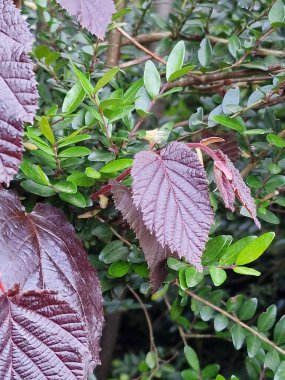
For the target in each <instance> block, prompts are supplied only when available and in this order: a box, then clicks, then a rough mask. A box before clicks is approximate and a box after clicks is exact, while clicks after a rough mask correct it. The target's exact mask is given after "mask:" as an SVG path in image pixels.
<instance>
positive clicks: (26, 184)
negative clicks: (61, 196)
mask: <svg viewBox="0 0 285 380" xmlns="http://www.w3.org/2000/svg"><path fill="white" fill-rule="evenodd" d="M21 186H22V187H23V189H25V190H26V191H28V192H29V193H32V194H36V195H39V196H41V197H52V196H53V195H55V194H56V193H55V191H54V190H53V189H52V188H50V187H49V186H44V185H40V184H38V183H35V182H33V181H31V180H27V181H22V182H21Z"/></svg>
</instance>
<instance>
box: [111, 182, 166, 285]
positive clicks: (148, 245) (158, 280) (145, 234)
mask: <svg viewBox="0 0 285 380" xmlns="http://www.w3.org/2000/svg"><path fill="white" fill-rule="evenodd" d="M110 184H111V186H112V188H111V192H112V193H113V198H114V202H115V206H116V208H117V210H119V211H121V213H122V215H123V218H124V219H125V220H126V221H127V222H128V224H129V226H130V227H131V228H132V229H133V231H134V232H135V234H136V237H137V239H138V240H139V242H140V245H141V247H142V250H143V252H144V255H145V258H146V261H147V263H148V267H149V269H150V280H151V284H152V288H153V291H154V292H155V291H157V290H158V289H159V287H160V286H161V284H162V282H163V280H164V278H165V276H166V274H167V272H166V269H165V261H166V259H167V258H168V257H169V256H173V255H172V254H171V252H170V250H169V249H168V248H167V247H165V248H163V247H162V246H161V245H160V244H159V243H158V241H157V239H156V237H155V235H154V234H151V233H150V232H149V231H148V230H147V228H146V227H145V225H144V222H143V218H142V214H141V211H139V210H138V209H137V208H136V206H135V205H134V203H133V199H132V193H131V191H130V190H129V189H128V188H127V187H126V186H123V185H120V184H119V183H118V182H116V181H111V182H110Z"/></svg>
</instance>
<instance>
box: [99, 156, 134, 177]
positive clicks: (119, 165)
mask: <svg viewBox="0 0 285 380" xmlns="http://www.w3.org/2000/svg"><path fill="white" fill-rule="evenodd" d="M132 163H133V160H132V159H129V158H120V159H118V160H114V161H111V162H108V164H106V165H105V166H103V167H102V168H101V169H100V173H105V174H109V173H115V172H118V171H120V170H124V169H126V168H129V167H130V166H132Z"/></svg>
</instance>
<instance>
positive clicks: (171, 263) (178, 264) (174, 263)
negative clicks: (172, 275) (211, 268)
mask: <svg viewBox="0 0 285 380" xmlns="http://www.w3.org/2000/svg"><path fill="white" fill-rule="evenodd" d="M167 266H168V268H170V269H172V270H175V271H179V270H180V269H182V268H183V269H186V268H188V267H189V265H188V264H186V263H183V261H180V260H177V259H175V258H174V257H168V259H167Z"/></svg>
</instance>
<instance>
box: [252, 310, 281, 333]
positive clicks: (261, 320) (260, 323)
mask: <svg viewBox="0 0 285 380" xmlns="http://www.w3.org/2000/svg"><path fill="white" fill-rule="evenodd" d="M276 315H277V307H276V306H275V305H271V306H269V307H268V308H267V309H266V311H264V312H263V313H261V314H260V316H259V317H258V320H257V328H258V330H259V331H261V332H266V331H268V330H270V329H271V327H272V326H273V325H274V323H275V319H276Z"/></svg>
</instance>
